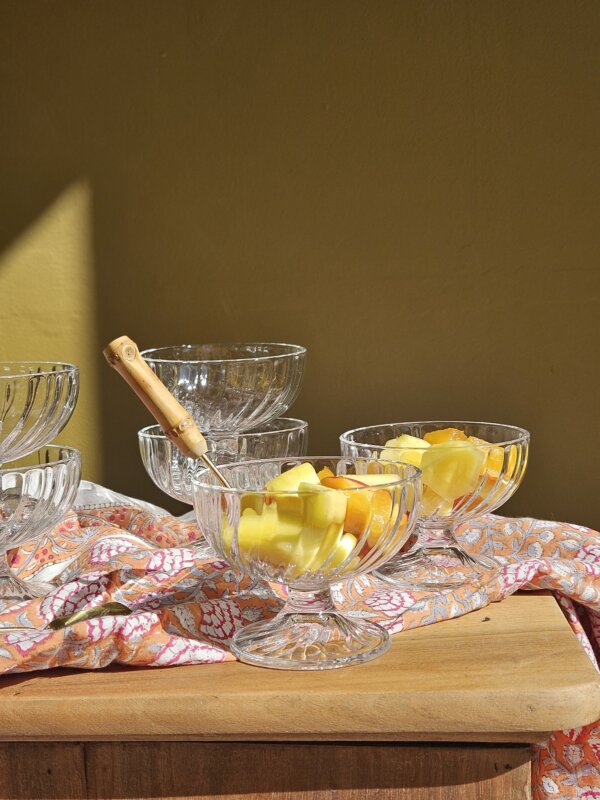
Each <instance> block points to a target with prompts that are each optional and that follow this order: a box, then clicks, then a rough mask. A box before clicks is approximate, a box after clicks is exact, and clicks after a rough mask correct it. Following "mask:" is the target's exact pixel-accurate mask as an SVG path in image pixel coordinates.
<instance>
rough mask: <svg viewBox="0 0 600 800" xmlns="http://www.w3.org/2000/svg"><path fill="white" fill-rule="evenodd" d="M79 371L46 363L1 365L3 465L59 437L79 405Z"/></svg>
mask: <svg viewBox="0 0 600 800" xmlns="http://www.w3.org/2000/svg"><path fill="white" fill-rule="evenodd" d="M78 390H79V369H78V367H76V366H74V365H73V364H61V363H54V362H44V361H2V362H0V465H1V464H3V463H5V462H7V461H14V460H15V459H18V458H21V456H24V455H26V454H27V453H32V452H33V451H34V450H37V449H38V448H39V447H41V446H42V445H44V444H46V443H47V442H49V441H51V440H52V439H53V438H54V437H55V436H57V435H58V434H59V433H60V432H61V430H62V429H63V428H64V427H65V425H66V424H67V422H68V421H69V419H70V417H71V414H72V413H73V410H74V408H75V404H76V403H77V394H78Z"/></svg>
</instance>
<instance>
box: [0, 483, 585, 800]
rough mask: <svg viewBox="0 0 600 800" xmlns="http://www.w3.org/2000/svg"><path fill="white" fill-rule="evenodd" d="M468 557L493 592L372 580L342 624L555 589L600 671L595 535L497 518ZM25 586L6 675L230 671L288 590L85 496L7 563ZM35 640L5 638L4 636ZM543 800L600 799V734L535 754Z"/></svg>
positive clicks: (93, 491) (95, 492) (407, 621)
mask: <svg viewBox="0 0 600 800" xmlns="http://www.w3.org/2000/svg"><path fill="white" fill-rule="evenodd" d="M459 538H460V539H461V542H462V544H463V546H464V547H465V548H466V549H467V550H470V551H471V552H479V553H483V554H485V555H489V556H494V557H495V558H496V559H498V560H499V561H500V562H501V563H502V569H501V570H500V571H499V572H497V573H495V574H494V575H492V576H490V578H489V580H488V581H487V583H484V584H478V585H477V586H468V585H467V586H461V587H460V588H459V589H455V590H452V591H445V592H439V593H430V594H426V593H416V592H408V591H399V590H397V589H394V588H393V587H391V586H390V585H387V584H384V583H382V582H380V581H377V580H376V579H375V578H373V577H371V576H361V577H359V578H358V579H356V580H354V581H349V582H347V583H345V584H340V585H338V586H336V587H334V599H335V600H336V602H337V603H338V605H339V606H340V607H343V608H344V609H345V610H347V611H349V612H352V613H355V614H360V615H362V616H368V617H369V618H371V619H373V620H375V621H377V622H379V623H380V624H382V625H383V626H384V627H386V628H387V629H388V631H390V633H396V632H399V631H402V630H404V629H407V628H414V627H417V626H419V625H428V624H430V623H433V622H437V621H439V620H443V619H449V618H452V617H458V616H461V615H462V614H466V613H467V612H469V611H473V610H474V609H477V608H481V607H483V606H485V605H487V604H488V603H490V602H493V601H498V600H502V599H503V598H505V597H506V596H508V595H509V594H511V593H513V592H515V591H516V590H517V589H523V588H525V589H549V590H552V591H553V592H555V593H556V596H557V598H558V601H559V603H560V605H561V607H562V609H563V612H564V613H565V615H566V617H567V619H568V620H569V622H570V624H571V626H572V628H573V630H574V632H575V633H576V635H577V637H578V639H579V641H580V642H581V644H582V646H583V647H584V648H585V650H586V652H587V654H588V655H589V657H590V659H591V660H592V661H593V663H594V664H595V665H596V667H597V668H598V660H597V659H598V658H599V657H600V534H598V533H596V532H594V531H592V530H590V529H589V528H584V527H581V526H578V525H568V524H565V523H558V522H543V521H540V520H534V519H506V518H503V517H498V516H493V515H489V516H487V517H482V518H479V519H476V520H474V521H472V522H470V523H468V524H467V525H465V526H463V528H462V530H461V532H460V536H459ZM11 563H12V568H13V570H14V571H15V573H16V574H18V575H19V577H20V578H22V579H34V580H37V581H43V582H50V583H51V584H52V588H50V590H49V591H48V593H47V594H46V596H44V597H43V598H41V599H37V600H30V601H26V602H23V603H19V604H17V605H13V606H12V607H10V608H4V609H0V672H3V673H11V672H27V671H32V670H40V669H49V668H51V667H59V666H63V667H65V666H68V667H80V668H84V669H96V668H99V667H104V666H106V665H107V664H109V663H111V662H118V663H121V664H130V665H135V664H139V665H145V666H173V665H177V664H199V663H207V662H215V661H228V660H233V656H232V655H231V654H230V652H229V650H228V646H227V645H228V642H229V640H230V638H231V636H232V635H233V633H234V632H235V631H236V630H237V629H238V628H239V627H240V626H241V625H244V624H245V623H246V622H250V621H256V620H258V619H262V618H265V617H269V616H272V615H273V614H275V613H276V612H277V611H278V610H279V608H281V606H282V604H283V602H284V599H283V594H284V593H283V590H282V589H281V588H279V587H273V586H269V585H267V584H263V585H260V586H257V587H253V590H252V592H242V593H241V595H240V593H239V589H240V588H242V589H243V588H244V587H245V586H247V585H248V583H247V581H246V582H245V583H244V582H242V583H241V584H239V583H238V582H237V580H236V576H235V574H234V573H233V572H232V570H231V569H230V568H229V566H228V565H227V563H225V562H224V561H220V560H218V559H216V558H215V557H214V555H211V552H210V549H209V548H208V547H207V546H206V545H205V544H204V542H203V539H202V537H201V535H200V534H199V532H198V530H197V528H196V526H195V524H194V523H193V522H192V521H186V520H185V518H184V519H175V518H174V517H171V516H169V515H168V514H166V513H165V512H164V511H162V510H161V509H158V508H156V507H155V506H151V505H149V504H147V503H142V502H139V501H132V500H131V499H130V498H125V497H122V496H120V495H117V494H115V493H114V492H110V491H108V490H106V489H103V488H102V487H98V486H95V485H94V484H90V483H87V482H82V484H81V488H80V491H79V494H78V497H77V503H76V507H75V510H74V511H73V512H72V513H71V514H69V515H68V516H67V517H66V518H65V519H64V520H63V521H62V522H61V523H60V525H58V526H57V527H55V528H54V529H53V530H52V531H49V532H47V534H46V535H44V536H43V537H42V539H41V540H40V541H38V542H36V543H35V544H34V545H28V546H25V547H22V548H20V549H19V550H16V551H13V552H12V553H11ZM109 601H118V602H119V603H122V604H124V605H125V606H127V607H128V608H130V609H131V610H132V613H131V614H129V615H128V616H99V617H97V618H94V619H88V620H85V621H81V622H78V623H76V624H74V625H71V626H70V627H67V628H64V629H60V630H57V631H54V630H49V629H47V627H46V626H47V625H48V623H50V622H51V621H52V620H54V619H56V618H57V617H61V616H65V615H67V614H71V613H73V612H75V611H79V610H82V609H87V608H90V607H92V606H97V605H101V604H103V603H106V602H109ZM10 626H21V627H23V628H29V627H31V629H32V630H31V631H29V630H14V631H12V632H9V631H6V632H4V633H3V632H2V627H10ZM533 786H534V798H535V799H536V800H542V799H543V800H550V798H552V800H572V799H573V798H600V722H598V723H595V724H592V725H588V726H586V727H585V728H581V729H577V730H571V731H564V732H557V733H555V734H553V735H552V736H551V737H550V739H549V740H548V742H546V743H545V744H544V745H543V746H538V747H535V748H534V759H533Z"/></svg>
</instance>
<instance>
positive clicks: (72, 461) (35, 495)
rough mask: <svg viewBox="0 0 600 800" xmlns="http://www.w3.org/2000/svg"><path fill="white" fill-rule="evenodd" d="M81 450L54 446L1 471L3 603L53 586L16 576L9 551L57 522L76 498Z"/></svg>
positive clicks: (0, 575)
mask: <svg viewBox="0 0 600 800" xmlns="http://www.w3.org/2000/svg"><path fill="white" fill-rule="evenodd" d="M80 478H81V459H80V455H79V451H78V450H75V449H74V448H72V447H62V446H61V445H48V446H46V447H42V448H40V449H39V450H36V452H34V453H31V454H29V455H28V456H25V457H23V458H22V459H19V460H18V461H14V462H11V463H10V464H5V465H4V467H3V468H2V469H0V601H18V600H26V599H29V598H31V597H36V596H39V595H40V594H44V593H45V591H46V590H47V588H48V587H47V586H45V585H39V584H36V583H35V582H33V581H27V582H24V581H21V580H19V579H18V578H16V577H15V576H14V575H12V573H11V571H10V569H9V566H8V563H7V560H6V553H7V551H8V550H11V549H13V548H14V547H20V546H21V545H22V544H25V542H29V541H32V540H35V539H37V538H38V537H39V536H41V534H42V533H43V532H44V531H47V530H49V529H50V528H52V527H53V526H54V525H56V524H57V523H58V522H60V520H61V519H62V517H63V516H64V514H65V513H66V512H67V511H68V509H69V508H70V506H71V505H72V504H73V501H74V500H75V495H76V494H77V488H78V486H79V480H80Z"/></svg>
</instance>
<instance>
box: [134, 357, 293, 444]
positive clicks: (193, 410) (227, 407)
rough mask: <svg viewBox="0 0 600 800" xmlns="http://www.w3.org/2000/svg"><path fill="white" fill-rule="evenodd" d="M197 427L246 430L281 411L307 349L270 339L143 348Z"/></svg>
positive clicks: (290, 395) (289, 400)
mask: <svg viewBox="0 0 600 800" xmlns="http://www.w3.org/2000/svg"><path fill="white" fill-rule="evenodd" d="M142 356H143V358H144V359H145V360H146V361H147V362H148V364H149V365H150V366H151V367H152V369H153V370H154V371H155V372H156V374H157V375H158V377H159V378H160V379H161V381H162V382H163V383H164V384H165V386H166V387H167V388H168V389H169V391H170V392H172V393H173V394H174V395H175V397H176V398H177V399H178V400H179V402H180V403H181V404H182V406H184V408H185V409H186V410H187V411H189V413H190V414H191V415H192V417H193V418H194V420H195V421H196V423H197V424H198V427H199V428H200V430H201V431H209V432H214V431H246V430H251V429H252V428H259V427H261V426H262V425H265V424H266V423H268V422H270V421H271V420H273V419H275V418H276V417H279V416H281V415H282V414H285V412H286V411H287V410H288V408H289V407H290V406H291V404H292V403H293V402H294V400H295V399H296V397H297V396H298V393H299V391H300V386H301V385H302V379H303V375H304V362H305V356H306V348H304V347H301V346H300V345H296V344H279V343H269V342H251V343H233V344H186V345H179V346H175V347H158V348H155V349H151V350H144V351H143V352H142Z"/></svg>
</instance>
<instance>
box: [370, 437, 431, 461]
mask: <svg viewBox="0 0 600 800" xmlns="http://www.w3.org/2000/svg"><path fill="white" fill-rule="evenodd" d="M428 447H429V442H428V441H426V440H425V439H419V437H418V436H409V435H408V433H403V434H402V436H398V437H397V438H396V439H390V440H389V442H386V443H385V449H384V450H382V451H381V453H380V455H379V458H380V459H381V460H383V461H404V462H405V463H406V464H412V465H413V467H420V466H421V459H422V458H423V453H424V452H425V450H426V449H427V448H428Z"/></svg>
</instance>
